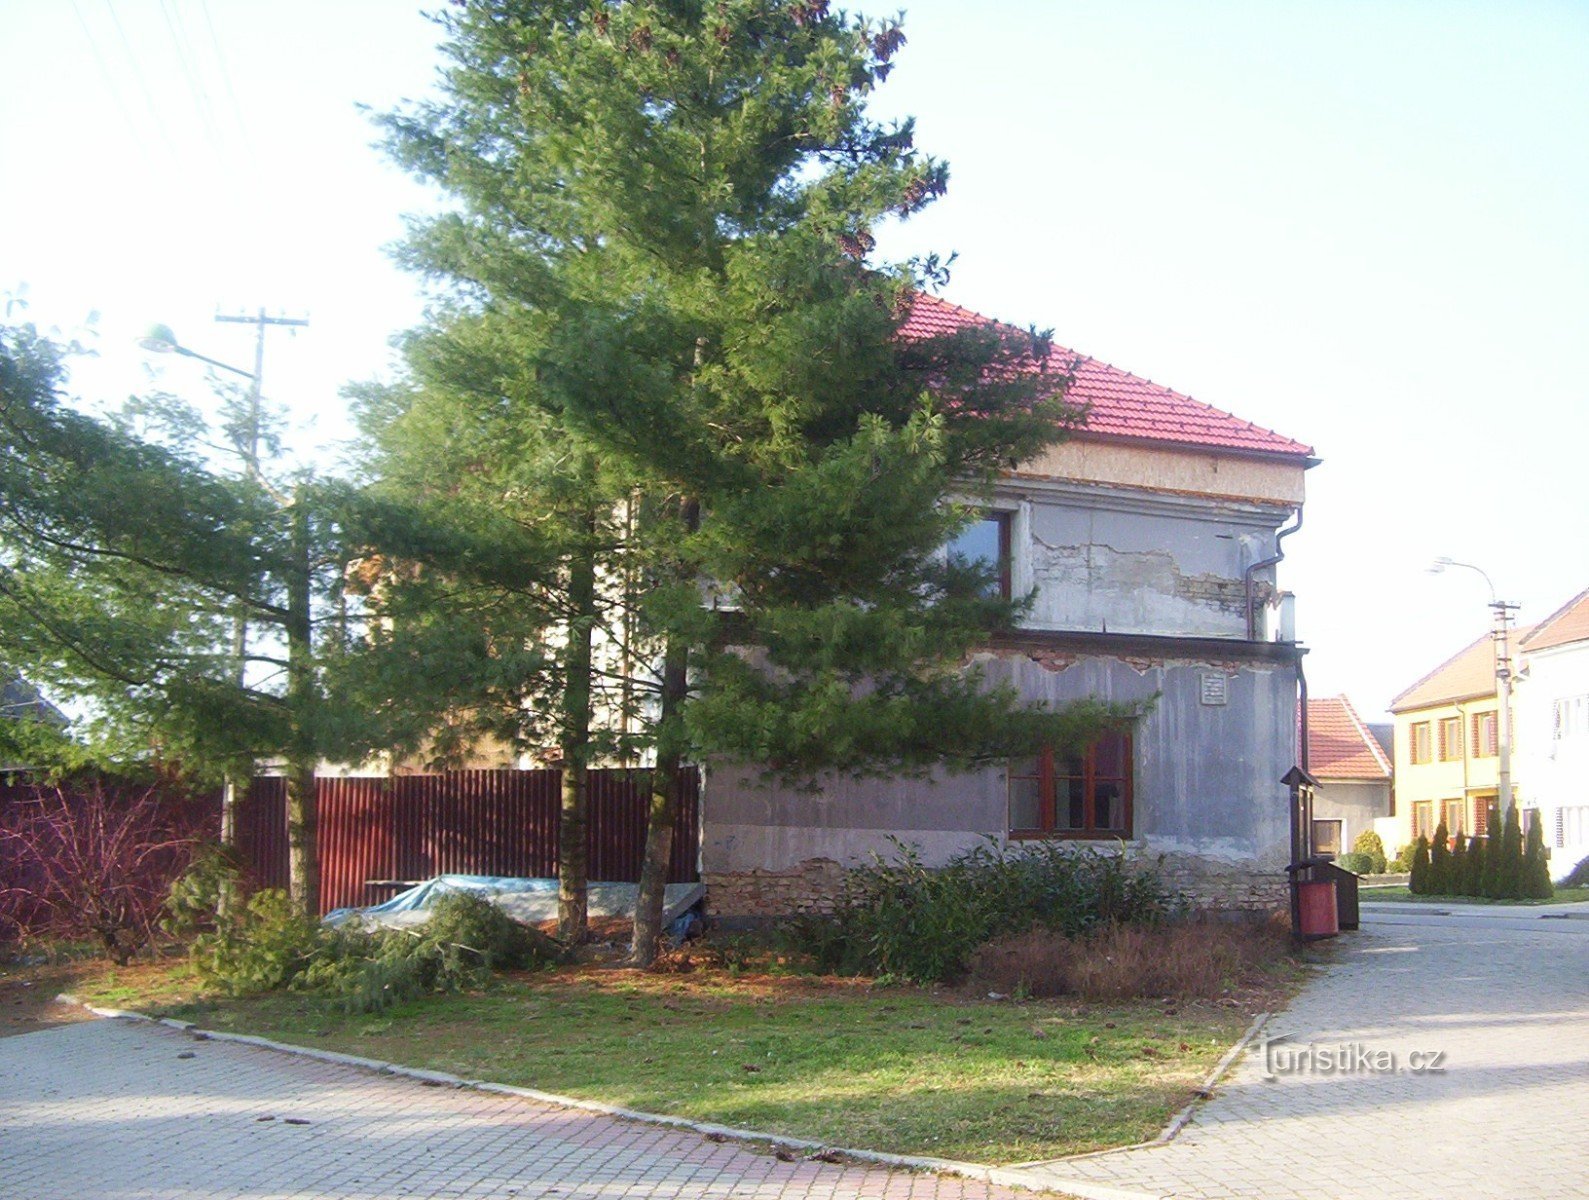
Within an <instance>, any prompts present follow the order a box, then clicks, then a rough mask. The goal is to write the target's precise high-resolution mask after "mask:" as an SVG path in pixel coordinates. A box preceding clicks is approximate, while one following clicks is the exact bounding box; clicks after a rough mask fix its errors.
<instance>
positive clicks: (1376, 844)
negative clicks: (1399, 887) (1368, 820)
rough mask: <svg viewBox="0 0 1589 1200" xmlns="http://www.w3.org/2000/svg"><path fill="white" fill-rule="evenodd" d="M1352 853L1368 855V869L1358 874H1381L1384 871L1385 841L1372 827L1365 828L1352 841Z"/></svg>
mask: <svg viewBox="0 0 1589 1200" xmlns="http://www.w3.org/2000/svg"><path fill="white" fill-rule="evenodd" d="M1352 852H1353V853H1354V854H1366V855H1368V870H1367V871H1366V872H1361V871H1360V872H1358V873H1359V874H1368V875H1383V874H1384V873H1385V867H1386V865H1387V864H1386V862H1385V843H1384V841H1383V840H1382V839H1381V838H1380V836H1379V834H1377V833H1375V832H1374V831H1373V830H1372V829H1365V830H1363V832H1362V833H1360V834H1358V835H1357V837H1356V839H1355V840H1354V841H1353V842H1352Z"/></svg>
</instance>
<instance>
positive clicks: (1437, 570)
mask: <svg viewBox="0 0 1589 1200" xmlns="http://www.w3.org/2000/svg"><path fill="white" fill-rule="evenodd" d="M1448 567H1461V568H1462V569H1463V570H1465V571H1476V572H1477V573H1478V574H1479V576H1480V577H1481V578H1482V579H1483V580H1484V583H1485V586H1486V587H1488V588H1489V589H1490V612H1491V613H1492V614H1493V616H1494V619H1495V628H1494V629H1493V630H1492V631H1491V634H1490V636H1491V637H1492V638H1493V639H1494V640H1495V690H1496V693H1497V694H1498V695H1499V697H1500V708H1501V711H1500V714H1499V716H1500V720H1499V721H1498V722H1497V725H1498V727H1499V728H1498V731H1497V732H1498V733H1499V737H1498V738H1497V742H1498V744H1497V746H1496V751H1497V754H1498V757H1499V759H1500V762H1499V764H1498V766H1499V772H1498V773H1499V779H1498V780H1497V781H1496V783H1497V786H1496V796H1495V826H1494V828H1495V837H1496V838H1499V837H1500V833H1501V821H1502V820H1503V819H1504V817H1505V813H1506V806H1507V805H1509V804H1511V803H1512V650H1511V638H1510V632H1509V630H1510V625H1511V620H1512V613H1513V612H1515V611H1516V609H1517V605H1515V604H1508V603H1507V602H1506V601H1505V600H1502V599H1499V598H1498V597H1497V595H1496V592H1495V584H1494V582H1493V581H1492V580H1491V579H1490V576H1489V574H1488V573H1487V572H1486V571H1485V570H1484V569H1483V568H1482V567H1478V566H1475V565H1474V564H1473V563H1467V562H1458V561H1457V560H1456V559H1454V558H1447V557H1445V556H1443V555H1442V556H1441V557H1440V558H1437V559H1435V560H1434V562H1432V563H1430V564H1429V573H1430V574H1431V575H1439V574H1441V573H1442V572H1443V571H1445V570H1446V568H1448ZM1490 828H1491V826H1490V822H1489V819H1488V818H1486V820H1485V829H1484V832H1485V836H1486V837H1488V836H1490ZM1491 844H1492V845H1493V844H1495V843H1491Z"/></svg>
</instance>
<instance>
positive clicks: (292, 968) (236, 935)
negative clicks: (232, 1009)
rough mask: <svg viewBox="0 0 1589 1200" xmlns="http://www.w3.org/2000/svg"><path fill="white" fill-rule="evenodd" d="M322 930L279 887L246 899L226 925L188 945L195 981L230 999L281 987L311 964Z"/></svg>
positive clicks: (319, 943)
mask: <svg viewBox="0 0 1589 1200" xmlns="http://www.w3.org/2000/svg"><path fill="white" fill-rule="evenodd" d="M323 936H324V931H323V930H322V928H321V925H320V922H318V921H315V920H311V919H310V918H308V917H306V916H304V915H303V914H301V913H300V912H299V911H298V910H297V909H296V908H295V907H294V906H293V903H292V900H291V899H290V898H289V897H288V895H287V893H286V892H284V891H281V890H280V889H279V888H265V889H264V890H262V891H259V892H255V893H254V895H252V896H250V897H249V899H248V903H247V904H245V905H244V906H243V908H242V910H241V912H240V913H239V914H238V916H237V918H236V919H234V920H232V921H227V922H221V923H219V924H218V925H217V927H216V929H215V932H213V933H208V934H204V935H203V936H201V937H199V938H198V939H197V940H196V941H195V942H194V943H193V963H194V966H195V967H196V968H197V969H198V973H199V978H200V979H201V980H202V981H203V982H204V983H205V984H207V985H209V986H212V987H219V988H221V989H222V990H223V991H226V992H229V993H230V994H232V995H234V996H241V995H246V994H248V993H250V992H268V991H273V990H274V989H276V988H280V987H286V986H287V985H288V984H290V983H292V982H293V981H294V980H296V979H297V978H298V977H299V976H300V975H302V974H303V972H304V971H305V970H307V969H308V967H309V965H310V964H311V963H312V962H313V961H314V959H315V956H316V954H317V953H318V952H319V950H320V947H321V942H322V939H323Z"/></svg>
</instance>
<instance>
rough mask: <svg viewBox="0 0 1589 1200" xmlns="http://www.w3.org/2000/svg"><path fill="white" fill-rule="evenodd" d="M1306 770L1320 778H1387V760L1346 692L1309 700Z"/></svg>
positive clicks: (1388, 773) (1388, 771)
mask: <svg viewBox="0 0 1589 1200" xmlns="http://www.w3.org/2000/svg"><path fill="white" fill-rule="evenodd" d="M1308 764H1309V766H1308V770H1309V772H1310V773H1311V774H1313V775H1314V776H1316V777H1317V778H1319V779H1389V778H1390V760H1389V759H1388V758H1386V757H1385V751H1384V749H1383V748H1382V747H1381V746H1380V744H1379V742H1378V740H1377V739H1376V738H1375V737H1374V735H1373V734H1371V733H1369V731H1368V727H1367V726H1366V725H1364V724H1363V722H1362V720H1361V718H1359V717H1358V715H1357V710H1356V709H1355V708H1353V707H1352V702H1351V701H1350V700H1348V699H1347V698H1346V697H1345V696H1330V697H1328V698H1325V699H1322V700H1309V701H1308Z"/></svg>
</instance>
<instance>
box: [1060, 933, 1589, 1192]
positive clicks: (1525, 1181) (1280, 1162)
mask: <svg viewBox="0 0 1589 1200" xmlns="http://www.w3.org/2000/svg"><path fill="white" fill-rule="evenodd" d="M1392 920H1394V921H1396V922H1398V923H1391V921H1392ZM1401 920H1403V918H1386V919H1380V920H1372V919H1371V920H1370V921H1369V922H1367V923H1365V929H1364V931H1363V932H1361V933H1358V934H1355V935H1347V936H1346V937H1344V938H1343V939H1342V944H1341V945H1340V947H1339V950H1338V953H1339V954H1340V960H1339V962H1338V963H1337V964H1335V965H1334V966H1332V967H1330V968H1329V969H1328V970H1327V971H1326V972H1324V973H1323V975H1322V976H1321V977H1320V978H1319V979H1317V980H1316V981H1314V982H1312V983H1311V984H1310V985H1309V986H1308V987H1307V989H1306V990H1305V991H1304V992H1303V994H1302V996H1301V997H1300V998H1299V999H1298V1000H1297V1002H1296V1003H1295V1004H1293V1005H1292V1007H1291V1008H1290V1009H1289V1010H1288V1011H1286V1012H1284V1013H1282V1014H1280V1015H1278V1016H1277V1017H1276V1018H1274V1019H1273V1020H1272V1021H1271V1022H1270V1024H1269V1026H1268V1027H1267V1028H1266V1029H1265V1030H1264V1031H1263V1034H1262V1035H1261V1036H1260V1038H1259V1039H1258V1041H1257V1042H1256V1043H1255V1045H1254V1048H1253V1050H1252V1051H1251V1052H1250V1053H1249V1054H1248V1055H1247V1056H1246V1058H1245V1059H1244V1060H1243V1061H1242V1063H1241V1064H1240V1065H1239V1066H1238V1067H1237V1068H1236V1071H1235V1073H1234V1074H1233V1075H1232V1076H1231V1077H1230V1079H1229V1080H1227V1082H1225V1083H1224V1084H1222V1085H1221V1086H1220V1087H1219V1089H1218V1092H1217V1095H1216V1096H1215V1098H1214V1099H1213V1100H1211V1101H1210V1102H1208V1103H1207V1104H1205V1105H1203V1106H1201V1108H1200V1109H1199V1111H1198V1113H1197V1115H1196V1117H1195V1119H1194V1120H1193V1122H1192V1124H1190V1125H1189V1126H1187V1128H1186V1129H1185V1130H1183V1131H1182V1133H1181V1134H1180V1136H1179V1137H1178V1138H1176V1139H1175V1140H1174V1141H1173V1142H1170V1143H1168V1144H1167V1145H1164V1146H1159V1147H1154V1148H1150V1149H1140V1150H1130V1151H1123V1152H1114V1153H1110V1154H1104V1155H1098V1156H1094V1157H1091V1158H1084V1159H1072V1160H1069V1161H1065V1162H1060V1163H1055V1164H1052V1165H1051V1166H1048V1167H1046V1168H1042V1169H1040V1170H1039V1171H1037V1172H1036V1173H1037V1174H1038V1175H1039V1176H1041V1177H1042V1178H1045V1179H1047V1180H1049V1181H1051V1182H1052V1183H1053V1184H1054V1185H1055V1186H1056V1187H1058V1188H1060V1189H1063V1188H1064V1187H1065V1185H1066V1184H1067V1183H1069V1184H1071V1185H1073V1186H1074V1185H1078V1184H1081V1185H1084V1184H1089V1183H1090V1184H1094V1185H1098V1184H1102V1185H1108V1186H1111V1187H1114V1188H1118V1189H1121V1190H1122V1192H1125V1193H1128V1194H1135V1195H1139V1196H1172V1197H1176V1198H1178V1200H1179V1198H1181V1197H1198V1198H1202V1200H1214V1198H1220V1200H1224V1198H1238V1197H1261V1198H1262V1200H1291V1198H1296V1200H1304V1198H1306V1200H1319V1198H1321V1197H1322V1198H1328V1200H1356V1198H1359V1197H1361V1198H1363V1200H1384V1198H1385V1197H1395V1198H1396V1200H1426V1198H1427V1200H1455V1198H1460V1200H1483V1198H1487V1197H1495V1198H1498V1200H1534V1198H1539V1200H1557V1198H1562V1197H1584V1196H1589V1138H1586V1136H1585V1130H1589V924H1586V923H1585V922H1581V921H1559V920H1533V921H1521V920H1519V921H1515V922H1498V921H1493V920H1492V921H1484V920H1473V921H1470V922H1467V923H1466V924H1455V923H1452V924H1440V923H1439V922H1438V920H1436V921H1428V920H1427V919H1426V920H1420V919H1418V918H1405V920H1406V921H1407V923H1405V924H1402V923H1399V922H1400V921H1401ZM1278 1037H1285V1038H1287V1039H1288V1040H1287V1041H1284V1042H1277V1043H1275V1044H1273V1045H1272V1046H1271V1047H1269V1048H1268V1050H1267V1051H1266V1049H1265V1046H1264V1041H1265V1039H1267V1038H1278ZM1310 1045H1311V1046H1313V1047H1316V1048H1318V1049H1319V1050H1324V1049H1327V1048H1329V1049H1334V1048H1338V1047H1342V1046H1347V1047H1350V1051H1349V1053H1350V1056H1351V1057H1350V1062H1351V1067H1352V1069H1349V1070H1326V1069H1324V1066H1323V1064H1322V1061H1321V1059H1320V1058H1319V1057H1318V1056H1317V1055H1315V1056H1314V1058H1313V1059H1312V1060H1311V1062H1309V1060H1308V1059H1307V1058H1306V1051H1307V1049H1308V1048H1309V1046H1310ZM1357 1047H1361V1048H1362V1050H1363V1051H1364V1053H1365V1054H1366V1055H1368V1056H1369V1057H1368V1058H1367V1059H1366V1060H1365V1059H1364V1058H1363V1057H1360V1056H1359V1054H1358V1053H1357ZM1431 1053H1440V1054H1442V1055H1443V1058H1442V1059H1441V1061H1440V1066H1441V1067H1442V1068H1443V1071H1442V1072H1441V1073H1429V1072H1425V1073H1417V1072H1414V1071H1413V1070H1411V1069H1410V1068H1411V1066H1412V1061H1413V1060H1412V1056H1413V1055H1414V1054H1423V1055H1428V1054H1431ZM1386 1054H1388V1055H1390V1056H1393V1057H1394V1059H1395V1063H1396V1065H1397V1066H1398V1067H1399V1070H1396V1071H1380V1070H1376V1069H1373V1068H1375V1067H1382V1066H1386V1065H1388V1062H1387V1061H1386V1060H1385V1059H1384V1058H1382V1057H1378V1056H1381V1055H1386ZM1266 1068H1273V1070H1272V1075H1273V1078H1266V1077H1265V1076H1266V1074H1267V1073H1271V1072H1269V1071H1266ZM1288 1069H1289V1072H1290V1073H1287V1071H1288Z"/></svg>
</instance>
